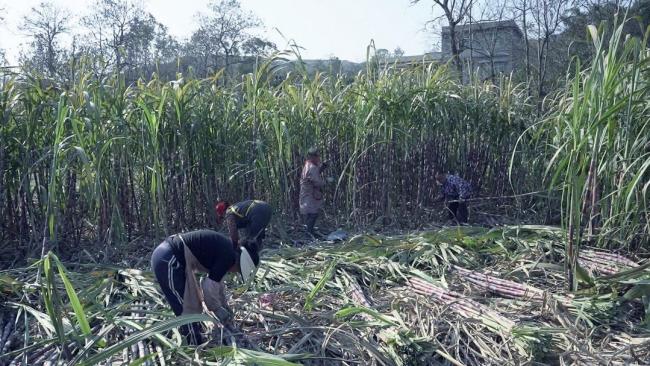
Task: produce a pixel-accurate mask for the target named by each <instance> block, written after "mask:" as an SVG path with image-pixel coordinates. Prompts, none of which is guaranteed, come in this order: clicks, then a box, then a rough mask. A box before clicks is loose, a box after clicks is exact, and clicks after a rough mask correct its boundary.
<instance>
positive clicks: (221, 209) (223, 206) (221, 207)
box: [214, 201, 230, 217]
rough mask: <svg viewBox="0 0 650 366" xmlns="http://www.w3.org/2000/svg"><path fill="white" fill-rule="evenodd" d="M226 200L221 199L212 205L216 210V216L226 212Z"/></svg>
mask: <svg viewBox="0 0 650 366" xmlns="http://www.w3.org/2000/svg"><path fill="white" fill-rule="evenodd" d="M228 206H230V205H229V204H228V202H225V201H221V202H219V203H217V205H216V206H215V207H214V208H215V209H216V210H217V216H219V217H221V216H223V215H225V214H226V210H227V209H228Z"/></svg>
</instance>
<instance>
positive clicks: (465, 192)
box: [442, 174, 472, 200]
mask: <svg viewBox="0 0 650 366" xmlns="http://www.w3.org/2000/svg"><path fill="white" fill-rule="evenodd" d="M442 193H443V194H444V195H445V198H447V199H463V200H466V199H469V198H470V197H471V195H472V185H471V184H470V183H469V182H468V181H466V180H465V179H463V178H461V177H459V176H457V175H455V174H447V179H446V180H445V182H444V183H443V185H442Z"/></svg>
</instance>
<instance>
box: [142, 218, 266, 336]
mask: <svg viewBox="0 0 650 366" xmlns="http://www.w3.org/2000/svg"><path fill="white" fill-rule="evenodd" d="M258 251H259V248H258V246H257V243H256V242H254V241H250V242H246V243H243V245H242V246H241V249H240V250H239V251H236V250H235V248H234V247H233V245H232V243H231V242H230V239H228V238H227V237H226V236H224V235H222V234H220V233H217V232H215V231H212V230H197V231H192V232H188V233H183V234H176V235H172V236H170V237H168V238H167V239H165V240H164V241H163V242H162V243H160V245H158V247H156V249H155V250H154V251H153V254H152V255H151V268H152V270H153V272H154V274H155V276H156V280H158V283H159V284H160V288H161V289H162V292H163V294H164V295H165V298H166V299H167V302H168V303H169V305H170V306H171V308H172V310H173V311H174V314H176V316H180V315H184V314H200V313H202V312H203V304H204V303H205V305H206V307H207V308H208V310H210V311H212V312H214V313H215V314H217V315H220V314H223V313H224V312H226V317H227V314H229V310H228V304H227V301H226V298H225V286H224V284H223V281H222V280H223V278H224V276H225V275H226V273H228V272H238V273H239V274H240V275H241V277H242V280H243V281H244V282H247V281H248V280H249V278H251V276H252V275H253V273H254V271H255V269H256V267H257V265H258V264H259V262H260V259H259V254H258ZM197 272H198V273H207V274H208V276H207V278H204V279H203V281H202V282H201V286H200V287H199V285H198V284H197V282H196V277H195V275H194V274H195V273H197ZM212 299H217V301H214V300H212ZM206 300H211V301H206ZM219 317H220V318H222V317H223V315H222V316H219ZM180 331H181V333H182V334H183V335H184V336H185V337H186V338H187V340H188V342H189V343H191V344H194V345H196V344H201V343H203V339H202V336H201V324H200V323H192V324H188V325H185V326H183V327H181V329H180Z"/></svg>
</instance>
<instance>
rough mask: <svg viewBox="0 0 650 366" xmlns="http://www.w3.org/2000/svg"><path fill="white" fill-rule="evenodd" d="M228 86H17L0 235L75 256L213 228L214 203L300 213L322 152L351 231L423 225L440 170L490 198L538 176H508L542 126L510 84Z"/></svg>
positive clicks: (412, 78)
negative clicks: (316, 153) (363, 226)
mask: <svg viewBox="0 0 650 366" xmlns="http://www.w3.org/2000/svg"><path fill="white" fill-rule="evenodd" d="M220 78H221V74H220V73H218V74H216V75H215V76H214V77H212V78H208V79H201V80H199V79H193V78H188V77H185V76H183V75H179V76H178V80H176V81H173V82H171V83H167V82H163V81H162V80H160V79H158V78H157V77H156V76H155V75H154V76H153V77H152V79H151V80H149V81H146V82H145V81H139V82H138V83H136V84H134V85H125V84H124V82H123V79H122V78H121V77H119V76H113V77H110V78H107V79H103V80H98V79H97V78H96V77H94V75H92V74H90V73H89V72H84V73H82V75H81V77H79V78H77V81H76V83H75V84H74V85H72V86H70V87H68V88H65V89H59V88H56V87H47V88H43V87H41V84H42V83H41V81H40V80H38V79H34V78H31V77H30V76H29V75H15V76H13V77H11V78H9V79H6V80H5V82H3V84H2V91H1V93H2V95H1V98H0V100H4V101H6V102H4V103H3V108H4V109H5V114H4V115H5V122H4V123H3V125H2V132H1V133H2V140H3V145H4V144H6V145H5V146H4V147H5V149H4V151H5V152H7V153H6V154H5V157H4V160H3V163H4V164H6V165H7V169H6V174H4V179H3V184H4V186H5V187H6V189H5V194H3V196H4V197H3V198H5V200H3V201H2V203H3V206H2V207H0V209H1V210H2V212H3V213H4V215H5V217H7V220H4V221H3V223H2V228H3V233H4V234H3V236H4V237H19V238H27V239H29V240H30V242H32V246H29V247H33V246H34V244H35V243H37V242H38V241H39V240H41V233H39V232H38V231H36V230H35V228H38V227H40V225H41V224H42V223H44V222H46V221H47V222H48V223H49V226H48V227H49V228H50V231H51V233H56V234H57V235H56V236H54V235H53V234H52V235H50V237H51V238H52V240H51V241H52V243H51V244H52V245H51V246H55V245H59V246H62V248H61V249H64V250H65V249H70V246H73V245H76V243H78V242H79V241H80V240H82V239H92V240H99V241H102V242H106V243H108V244H113V243H120V242H125V241H126V240H130V239H133V238H136V237H138V236H143V235H144V236H157V235H162V234H164V233H168V232H171V231H174V230H183V229H188V228H195V227H199V226H209V225H212V223H213V222H214V220H213V217H212V215H213V213H212V209H211V207H212V204H211V203H212V202H214V201H215V200H217V199H218V198H225V199H228V200H231V201H234V200H238V199H244V198H246V197H255V198H259V199H264V200H268V201H270V202H271V203H272V204H273V205H274V206H275V207H276V212H278V213H284V214H287V215H289V216H291V215H293V214H295V213H296V209H297V194H298V183H299V167H300V165H301V162H302V159H303V156H304V155H305V152H306V150H307V149H308V147H310V146H312V145H315V146H319V147H320V148H321V149H322V150H323V155H324V158H325V159H326V160H330V165H331V168H330V170H329V171H328V174H331V175H332V176H333V177H335V178H336V181H335V182H336V183H335V184H333V185H331V186H330V187H328V188H327V192H326V194H327V202H328V207H327V209H328V211H329V212H331V213H335V214H336V217H342V218H349V219H348V220H351V221H352V222H355V223H372V222H375V220H378V219H382V220H381V222H383V223H391V222H395V221H396V220H403V222H408V220H412V219H413V218H420V220H422V219H421V218H422V217H428V216H427V212H428V211H427V209H430V208H431V207H432V205H433V198H434V196H435V194H436V189H435V182H434V178H433V172H434V170H435V168H436V167H441V168H444V169H448V170H450V171H454V172H458V173H460V174H461V175H464V176H466V177H467V178H468V179H469V180H471V181H472V183H474V185H475V186H476V187H477V188H478V191H479V192H480V193H481V194H483V195H502V194H511V193H512V186H511V184H512V183H513V182H514V183H515V184H516V185H517V187H518V190H520V191H524V190H526V189H527V188H529V187H530V188H533V187H535V186H537V181H536V179H534V178H532V177H534V176H535V175H536V174H537V173H536V172H535V171H534V170H531V169H530V167H529V166H526V167H524V166H522V168H521V169H517V171H516V172H515V174H514V178H513V179H512V180H511V179H509V178H508V176H507V164H508V157H509V152H510V151H511V150H512V148H513V146H514V144H515V142H516V141H517V138H518V137H519V136H520V135H521V134H522V132H523V131H524V130H525V129H526V128H527V127H529V125H530V124H531V123H532V120H531V117H530V116H531V115H533V114H532V112H531V111H532V109H533V107H531V104H530V103H528V101H527V100H526V99H525V98H526V93H525V91H524V90H523V89H521V88H520V87H519V86H517V85H515V84H513V83H512V82H511V81H509V80H504V81H503V84H501V85H498V86H495V85H492V84H476V85H470V86H462V85H458V84H457V83H456V82H455V81H453V80H452V79H450V78H449V77H448V74H447V72H446V70H445V68H444V67H438V66H435V65H434V66H426V67H425V66H421V67H417V68H413V69H409V70H403V71H393V70H390V69H377V68H376V69H374V70H373V71H372V72H370V73H360V74H359V75H357V76H356V77H354V78H353V79H352V80H349V79H346V78H345V77H342V76H335V75H329V74H327V75H326V74H316V75H313V76H309V75H307V73H306V72H305V71H304V70H301V68H294V70H293V71H291V72H288V73H287V71H286V67H285V65H284V64H282V62H281V60H280V59H279V58H275V59H272V60H269V61H267V62H266V63H263V64H260V66H259V67H258V68H257V70H256V71H255V72H254V73H252V74H248V75H244V76H243V77H242V79H241V82H240V83H238V84H235V85H228V86H224V85H223V83H222V82H221V81H220ZM526 156H528V155H526ZM522 162H523V161H522ZM48 202H49V203H51V205H50V208H49V209H48ZM52 214H54V215H55V216H54V217H51V215H52ZM54 239H56V240H54ZM51 246H50V247H51ZM24 247H25V246H23V248H24ZM48 248H49V247H48ZM112 250H114V246H113V245H107V246H106V249H105V252H104V254H105V255H108V256H110V255H111V251H112Z"/></svg>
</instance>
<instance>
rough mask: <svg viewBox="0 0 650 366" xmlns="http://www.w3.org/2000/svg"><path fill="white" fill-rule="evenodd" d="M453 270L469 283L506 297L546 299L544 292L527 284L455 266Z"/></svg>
mask: <svg viewBox="0 0 650 366" xmlns="http://www.w3.org/2000/svg"><path fill="white" fill-rule="evenodd" d="M452 268H453V269H454V270H455V271H456V272H457V273H458V274H459V275H461V276H462V277H463V278H464V279H466V280H467V281H469V282H471V283H473V284H474V285H476V286H479V287H482V288H484V289H486V290H489V291H491V292H494V293H496V294H499V295H501V296H504V297H510V298H525V299H535V300H543V299H544V296H545V295H544V290H542V289H539V288H537V287H534V286H530V285H527V284H522V283H518V282H514V281H509V280H504V279H501V278H498V277H494V276H490V275H487V274H484V273H480V272H476V271H471V270H468V269H465V268H463V267H459V266H456V265H453V266H452Z"/></svg>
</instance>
